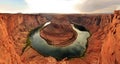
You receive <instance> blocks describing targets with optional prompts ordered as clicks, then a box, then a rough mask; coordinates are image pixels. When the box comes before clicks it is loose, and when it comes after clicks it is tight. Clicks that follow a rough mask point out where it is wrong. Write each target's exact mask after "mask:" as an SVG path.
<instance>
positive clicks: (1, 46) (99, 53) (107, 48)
mask: <svg viewBox="0 0 120 64" xmlns="http://www.w3.org/2000/svg"><path fill="white" fill-rule="evenodd" d="M54 16H55V15H54ZM65 17H68V18H69V21H70V22H71V23H77V24H79V25H81V26H83V27H85V28H86V29H87V30H89V32H90V33H91V37H90V38H89V39H88V48H87V51H86V54H85V56H84V57H82V58H74V59H70V60H63V61H58V62H57V61H56V60H55V59H54V58H52V57H43V56H42V55H40V54H38V53H37V52H36V51H34V50H33V49H32V48H29V49H27V50H26V51H25V53H24V54H23V55H21V52H22V51H21V50H22V48H23V46H24V44H25V41H26V37H27V35H28V33H29V31H30V30H31V29H33V28H35V27H37V26H38V25H41V24H43V23H45V22H46V21H49V20H51V18H52V16H51V15H50V14H0V35H1V36H0V64H120V48H119V47H120V36H119V35H120V32H119V31H120V30H119V29H120V11H115V12H114V14H80V15H65Z"/></svg>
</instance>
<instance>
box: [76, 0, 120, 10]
mask: <svg viewBox="0 0 120 64" xmlns="http://www.w3.org/2000/svg"><path fill="white" fill-rule="evenodd" d="M76 8H77V9H78V10H79V11H81V12H94V11H97V10H102V12H106V10H107V11H108V10H109V12H113V9H114V10H115V9H117V8H120V0H86V1H85V2H84V3H83V4H82V5H81V4H78V5H76Z"/></svg>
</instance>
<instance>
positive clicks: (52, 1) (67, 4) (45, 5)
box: [26, 0, 85, 13]
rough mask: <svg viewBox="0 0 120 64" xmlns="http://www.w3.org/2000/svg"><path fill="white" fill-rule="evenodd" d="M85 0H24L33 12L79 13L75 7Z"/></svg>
mask: <svg viewBox="0 0 120 64" xmlns="http://www.w3.org/2000/svg"><path fill="white" fill-rule="evenodd" d="M84 1H85V0H80V1H79V0H26V3H27V4H28V6H29V8H30V11H29V12H35V13H79V12H80V11H77V10H76V8H75V5H76V4H81V3H83V2H84Z"/></svg>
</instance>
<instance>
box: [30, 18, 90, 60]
mask: <svg viewBox="0 0 120 64" xmlns="http://www.w3.org/2000/svg"><path fill="white" fill-rule="evenodd" d="M45 25H46V24H45ZM45 25H43V26H41V27H39V28H38V29H37V30H36V29H35V30H33V31H34V32H32V33H31V34H30V35H29V40H30V42H31V46H32V47H33V48H34V49H35V50H36V51H38V52H39V53H40V54H42V55H43V56H52V57H54V58H56V59H57V60H62V59H64V58H68V59H69V58H75V57H80V56H83V55H84V53H85V51H86V45H87V38H88V37H89V36H90V34H89V32H87V31H83V32H82V31H80V30H79V28H80V27H79V25H76V26H77V27H75V26H74V25H71V24H70V23H69V22H68V20H66V19H65V18H64V17H60V16H58V17H55V20H54V19H53V20H52V21H51V23H50V24H48V25H46V26H45Z"/></svg>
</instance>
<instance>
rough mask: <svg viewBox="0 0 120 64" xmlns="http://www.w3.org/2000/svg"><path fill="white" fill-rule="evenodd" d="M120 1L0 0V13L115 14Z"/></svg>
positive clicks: (119, 7)
mask: <svg viewBox="0 0 120 64" xmlns="http://www.w3.org/2000/svg"><path fill="white" fill-rule="evenodd" d="M114 10H120V0H0V13H66V14H72V13H78V14H79V13H113V12H114Z"/></svg>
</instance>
